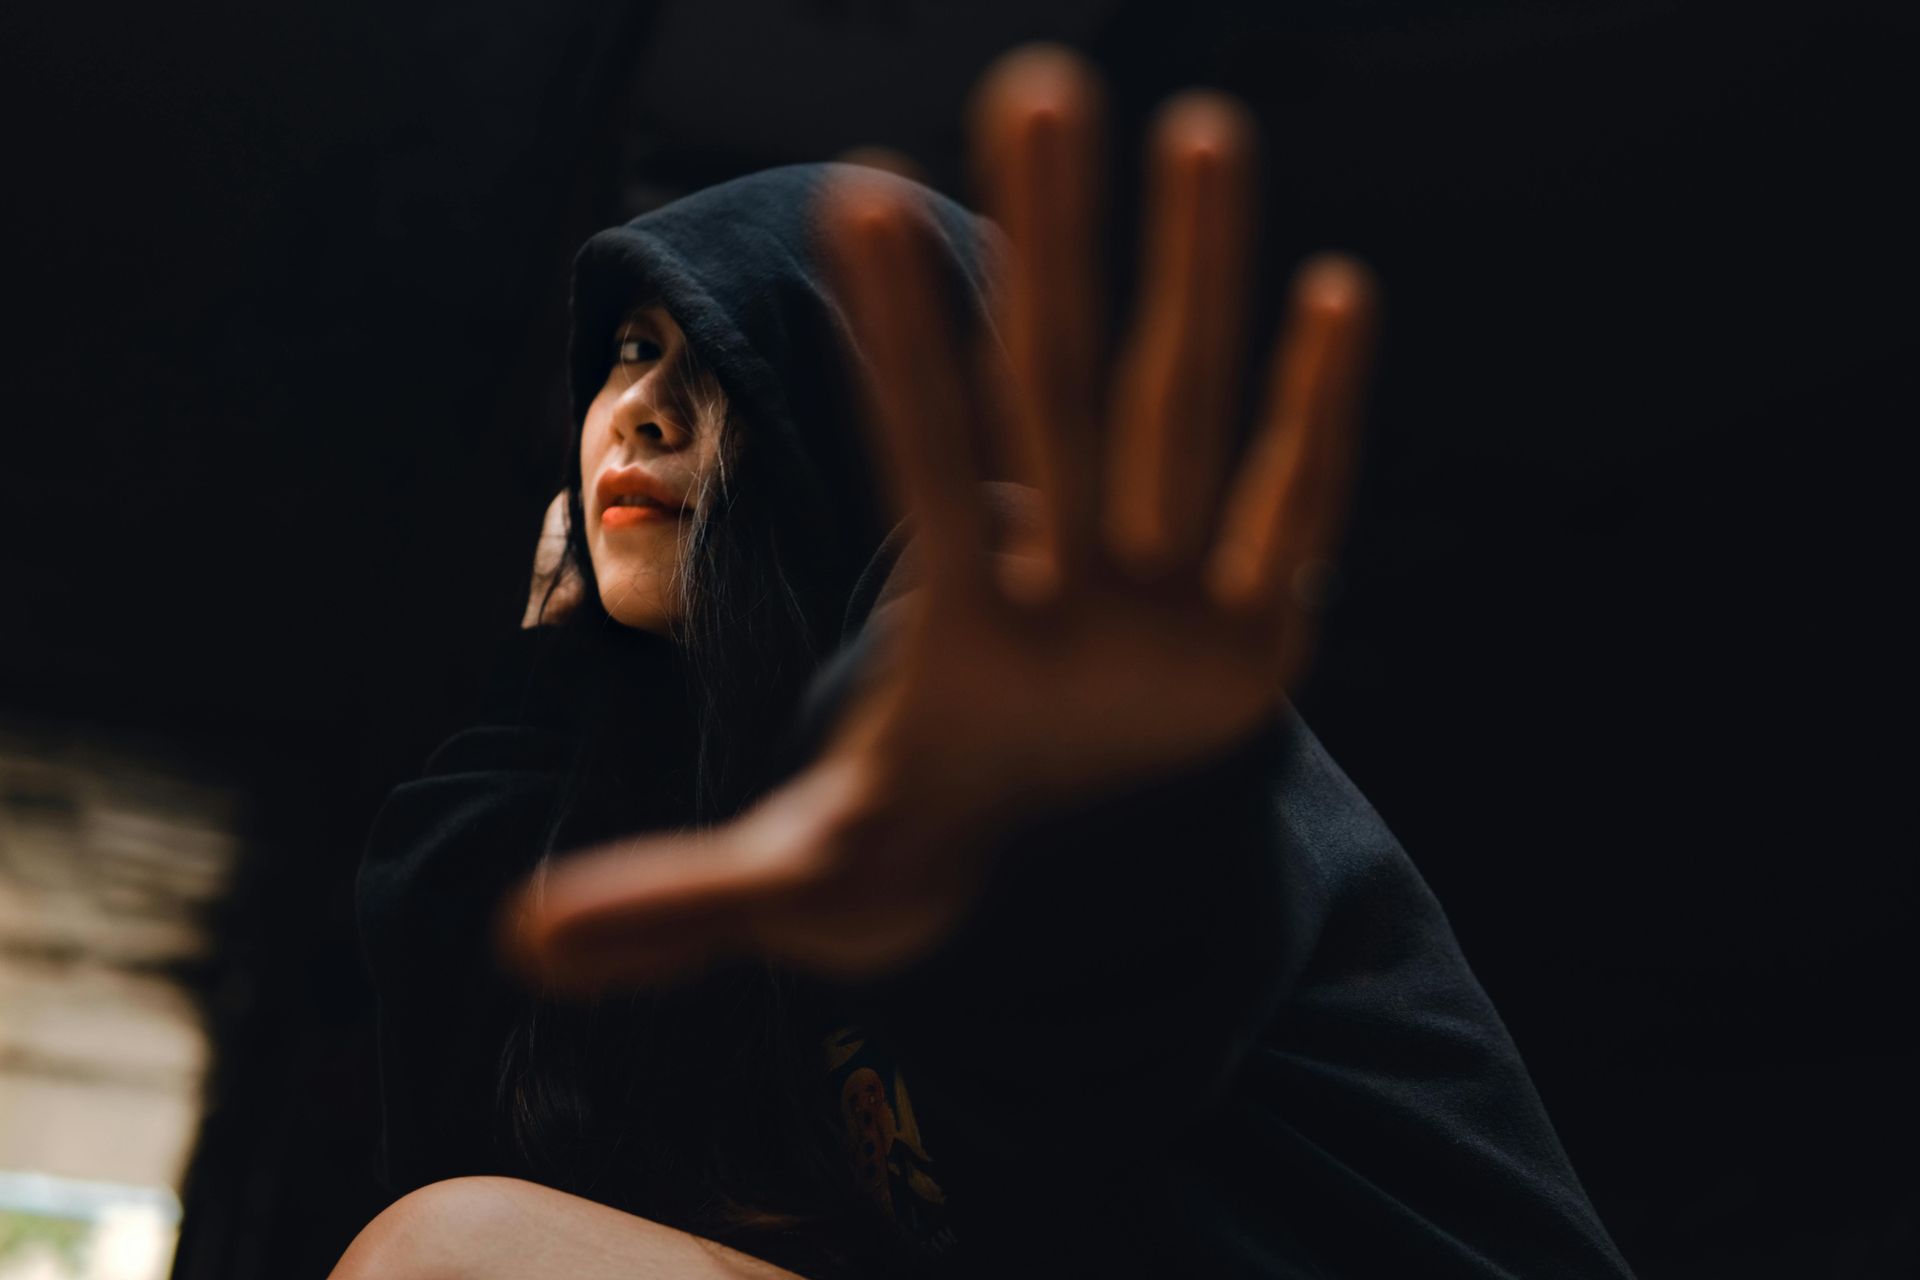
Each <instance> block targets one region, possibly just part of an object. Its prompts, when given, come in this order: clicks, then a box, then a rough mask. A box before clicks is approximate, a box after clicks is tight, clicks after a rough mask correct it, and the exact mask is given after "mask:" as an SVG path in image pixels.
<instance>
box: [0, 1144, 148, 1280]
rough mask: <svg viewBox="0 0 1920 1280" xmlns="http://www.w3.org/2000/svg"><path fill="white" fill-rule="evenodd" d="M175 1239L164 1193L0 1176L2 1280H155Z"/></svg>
mask: <svg viewBox="0 0 1920 1280" xmlns="http://www.w3.org/2000/svg"><path fill="white" fill-rule="evenodd" d="M179 1232H180V1203H179V1201H177V1200H176V1199H174V1196H173V1193H172V1192H170V1191H163V1190H160V1189H157V1188H154V1187H128V1186H119V1185H116V1184H114V1183H110V1182H82V1181H80V1180H79V1179H76V1178H56V1177H54V1176H53V1175H52V1174H46V1173H15V1172H8V1171H6V1170H0V1280H159V1277H162V1276H165V1275H166V1274H167V1268H168V1267H169V1265H171V1263H172V1261H173V1246H174V1242H175V1241H176V1240H177V1239H178V1237H179Z"/></svg>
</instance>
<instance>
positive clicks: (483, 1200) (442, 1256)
mask: <svg viewBox="0 0 1920 1280" xmlns="http://www.w3.org/2000/svg"><path fill="white" fill-rule="evenodd" d="M524 1185H527V1184H523V1183H517V1182H515V1181H514V1180H513V1179H511V1178H450V1179H448V1180H447V1181H445V1182H436V1183H433V1184H431V1185H430V1186H425V1187H421V1188H420V1189H419V1190H418V1191H413V1192H409V1193H408V1194H407V1195H404V1196H402V1197H400V1199H398V1200H396V1201H394V1202H393V1203H392V1204H390V1205H388V1206H387V1207H386V1209H384V1210H383V1211H381V1213H380V1215H379V1216H378V1217H376V1218H375V1219H374V1220H373V1221H372V1222H369V1223H368V1224H367V1225H366V1226H365V1227H364V1228H363V1229H362V1230H361V1232H360V1234H359V1235H357V1236H355V1237H354V1238H353V1243H352V1244H351V1245H349V1246H347V1251H346V1253H344V1254H342V1255H341V1258H340V1261H339V1263H338V1264H336V1265H335V1266H334V1269H333V1271H332V1273H331V1274H330V1275H329V1277H328V1280H468V1278H469V1277H472V1276H474V1275H476V1274H480V1269H479V1267H478V1266H477V1265H476V1264H477V1263H479V1261H480V1260H481V1259H483V1258H484V1257H485V1256H486V1254H487V1252H488V1250H489V1248H490V1247H491V1241H490V1238H491V1237H493V1236H495V1235H496V1234H497V1233H498V1232H499V1231H500V1230H501V1228H502V1223H501V1222H500V1218H501V1213H502V1210H503V1209H504V1208H508V1207H510V1206H511V1205H512V1203H513V1202H514V1201H515V1200H516V1199H517V1198H518V1197H519V1195H520V1192H519V1188H520V1187H521V1186H524Z"/></svg>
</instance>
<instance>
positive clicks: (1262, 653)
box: [506, 49, 1371, 987]
mask: <svg viewBox="0 0 1920 1280" xmlns="http://www.w3.org/2000/svg"><path fill="white" fill-rule="evenodd" d="M1100 114H1101V109H1100V100H1099V90H1098V87H1097V85H1096V83H1095V81H1094V79H1093V77H1092V75H1091V73H1090V72H1089V71H1088V70H1087V69H1086V68H1085V67H1084V66H1083V64H1081V63H1080V62H1078V61H1077V60H1076V59H1075V58H1073V57H1072V56H1071V55H1069V54H1067V53H1065V52H1062V51H1059V50H1054V49H1030V50H1024V51H1021V52H1018V53H1016V54H1013V55H1011V56H1010V57H1008V58H1007V59H1005V60H1003V61H1002V63H1001V64H1000V65H999V66H998V67H996V68H995V70H994V71H993V72H992V73H990V75H989V76H988V78H987V80H986V81H985V83H984V84H983V86H982V88H981V90H980V93H979V96H978V98H977V101H976V110H975V112H974V117H973V120H972V134H971V136H972V142H973V152H974V159H975V168H976V172H977V175H978V177H979V180H980V182H981V185H982V188H983V195H984V198H985V204H986V208H987V211H988V212H989V213H990V214H991V215H992V216H993V217H994V218H995V220H996V221H998V223H999V224H1000V226H1001V227H1002V228H1003V229H1004V230H1005V231H1006V232H1007V235H1008V238H1009V242H1010V252H1009V257H1008V260H1007V262H1006V263H1005V267H1004V270H1005V275H1004V279H1003V280H1002V281H1001V282H1000V283H1001V286H1002V287H1001V288H1000V289H999V290H997V292H996V298H997V302H996V306H997V307H998V309H999V314H998V315H997V316H996V327H997V328H998V330H999V334H1000V338H1001V341H1002V343H1003V348H1004V349H1001V348H994V349H992V350H981V351H972V350H968V349H967V348H966V347H965V345H963V344H962V343H961V342H960V341H959V340H958V335H957V334H955V333H954V332H953V331H952V330H951V328H950V324H949V321H948V320H947V318H946V317H947V316H948V315H949V314H950V313H949V311H948V310H947V309H946V308H945V307H944V306H943V305H942V303H943V300H942V298H941V296H940V294H939V289H938V284H937V279H936V273H935V262H934V259H933V257H932V250H931V248H930V247H929V245H928V244H927V243H926V241H925V240H924V239H923V236H924V235H925V234H927V233H926V232H925V230H924V227H925V221H924V219H923V218H922V217H921V216H920V211H919V210H917V209H916V208H915V206H914V203H913V201H912V197H911V195H910V194H908V192H907V191H906V190H905V189H903V188H902V187H901V186H899V185H898V184H895V183H888V182H882V181H875V182H872V183H866V182H852V183H848V184H845V185H843V186H841V187H839V188H838V189H836V190H834V191H833V192H831V193H830V195H829V198H828V206H827V208H826V210H825V211H824V212H825V218H824V225H825V227H826V228H827V235H828V237H829V246H828V247H829V250H830V255H831V258H832V261H833V265H834V268H835V270H836V273H837V275H838V276H839V279H840V283H841V285H842V289H843V292H844V295H845V297H846V299H847V301H848V306H849V311H850V319H851V322H852V325H853V328H854V331H855V336H856V338H857V340H858V342H859V343H860V345H861V347H862V350H863V351H864V352H865V353H866V356H867V361H868V367H867V376H868V379H869V381H868V385H867V391H868V401H869V406H870V414H869V416H870V419H871V423H870V425H871V427H872V430H873V436H874V446H875V448H876V450H877V451H878V453H879V455H880V458H881V460H882V462H883V464H884V470H885V473H886V474H887V476H888V477H889V480H890V482H891V485H892V488H893V490H894V493H895V496H896V498H897V499H898V502H899V504H900V506H901V507H902V508H904V509H907V510H911V511H912V512H914V513H915V521H916V538H915V542H914V551H915V555H916V556H917V557H919V566H920V571H921V577H920V584H919V586H918V587H917V588H916V589H915V590H914V591H912V592H911V593H910V594H909V595H908V596H906V597H905V598H904V599H903V600H902V601H901V602H900V603H899V604H898V605H897V606H896V607H895V608H894V609H892V610H890V611H889V612H890V614H891V615H892V616H891V617H889V618H888V619H887V625H888V628H889V630H888V634H887V636H886V647H885V649H884V651H883V653H882V661H881V662H880V664H879V666H878V669H877V670H875V671H874V672H873V673H872V676H873V678H872V679H871V680H870V681H869V682H868V683H867V684H866V685H865V686H864V692H863V694H862V695H861V697H860V698H859V700H858V701H857V702H856V703H855V704H854V705H853V706H852V707H851V708H850V710H849V711H848V713H847V714H846V715H845V717H844V719H843V721H842V723H841V724H840V725H839V726H838V728H837V730H836V733H835V734H834V736H833V738H832V740H831V741H830V742H829V743H828V744H827V746H826V748H825V749H824V750H823V751H822V753H821V755H820V758H819V759H818V761H817V762H816V763H814V764H813V765H811V766H810V767H809V768H807V769H806V770H805V771H803V772H802V773H801V774H800V775H798V776H797V777H796V778H795V779H793V780H792V781H791V782H790V783H788V784H787V785H785V786H783V787H782V788H780V789H778V790H777V791H775V792H773V793H772V794H770V795H769V796H767V797H766V798H765V799H764V800H763V801H761V802H760V803H759V804H758V805H756V806H755V807H754V808H753V809H751V810H749V811H748V812H747V813H746V814H744V815H742V816H741V817H740V818H738V819H736V820H735V821H733V822H731V823H729V824H726V825H725V826H722V827H718V828H715V829H713V830H710V831H707V832H704V833H700V834H698V835H692V836H668V837H651V838H638V839H634V840H629V841H623V842H620V843H618V844H617V845H612V846H607V847H603V848H601V849H597V850H593V851H589V852H587V853H585V854H581V855H577V856H576V857H574V858H571V859H569V860H567V861H566V862H564V863H561V864H558V865H556V866H555V867H554V868H553V869H552V870H551V871H550V872H549V873H548V874H546V876H545V877H544V879H543V880H542V881H540V882H538V883H537V884H535V885H531V886H529V888H528V889H526V890H525V891H524V892H523V893H522V894H521V895H519V897H518V898H517V899H516V901H515V902H514V903H513V904H512V909H511V910H510V912H509V913H508V916H507V917H506V920H507V923H508V934H507V937H508V941H507V945H508V949H509V953H510V955H511V956H512V957H513V959H515V960H516V961H517V963H518V964H519V965H521V966H522V967H523V968H525V969H529V970H532V971H534V972H536V973H538V974H540V975H541V976H543V977H544V978H546V979H547V980H548V981H550V982H552V983H556V984H559V985H561V986H580V987H588V986H597V985H600V984H603V983H607V982H619V981H643V980H648V979H653V978H658V977H660V976H663V975H665V974H668V973H671V972H674V971H676V970H678V969H680V968H682V967H684V966H686V965H688V964H691V963H695V962H698V961H699V960H701V959H703V958H705V957H706V956H708V955H711V954H713V953H715V952H717V951H725V950H750V951H755V952H759V953H764V954H772V955H774V956H776V957H777V958H779V959H782V960H784V961H787V962H789V963H793V964H796V965H799V966H801V967H804V968H810V969H813V970H816V971H822V972H828V973H834V974H839V975H843V976H860V975H870V974H874V973H877V972H882V971H885V970H887V969H889V968H892V967H896V966H899V965H901V964H904V963H907V962H909V961H911V960H912V959H914V958H915V957H917V956H919V955H922V954H924V953H925V952H927V951H928V950H930V949H932V948H933V947H935V946H937V945H938V944H939V942H940V941H942V940H943V939H944V938H945V937H946V936H947V935H948V934H949V933H950V932H951V931H952V930H953V928H954V927H955V926H956V925H957V924H958V922H959V921H960V920H961V919H962V918H963V917H964V915H965V913H966V911H967V910H968V909H969V908H970V907H971V905H972V903H973V901H974V899H975V897H976V896H977V893H978V890H979V887H980V884H981V882H982V879H983V877H984V873H985V871H986V857H987V856H988V853H989V851H990V850H991V849H992V848H993V847H994V844H995V839H996V836H997V835H998V834H999V833H1000V832H1001V831H1003V830H1005V829H1006V828H1007V827H1008V826H1009V825H1010V824H1012V823H1014V822H1016V821H1018V820H1020V819H1021V818H1022V817H1024V816H1027V815H1031V814H1035V813H1039V812H1043V811H1045V810H1047V809H1048V808H1050V807H1053V806H1058V805H1061V804H1065V803H1070V802H1071V801H1073V800H1075V799H1077V798H1081V797H1085V796H1089V795H1092V794H1096V793H1100V792H1103V791H1110V790H1112V789H1114V788H1117V787H1120V786H1123V785H1125V784H1126V783H1128V782H1129V781H1135V780H1139V779H1143V778H1146V777H1149V776H1152V775H1154V774H1156V773H1159V772H1162V771H1166V770H1169V769H1173V768H1177V767H1179V766H1181V765H1183V764H1187V763H1190V762H1193V761H1196V760H1198V759H1201V758H1203V757H1205V756H1206V755H1208V754H1210V753H1212V752H1215V751H1218V750H1220V749H1223V748H1225V747H1227V746H1228V745H1230V744H1231V743H1233V742H1234V741H1236V740H1238V739H1240V738H1241V737H1243V736H1244V735H1246V734H1247V733H1248V732H1250V731H1251V730H1252V729H1254V728H1255V727H1256V726H1257V725H1259V724H1260V723H1262V722H1264V721H1266V720H1267V719H1268V718H1269V717H1271V716H1272V714H1273V713H1274V711H1275V710H1276V708H1277V706H1278V704H1279V702H1280V701H1281V699H1282V698H1283V697H1284V694H1285V691H1286V689H1287V687H1288V684H1289V682H1290V681H1291V680H1293V679H1295V678H1296V677H1297V675H1298V673H1299V671H1300V670H1301V668H1302V665H1303V663H1304V660H1305V657H1306V655H1307V652H1308V649H1309V646H1310V644H1311V641H1312V638H1313V621H1314V614H1315V611H1316V607H1317V605H1318V602H1319V596H1320V594H1321V591H1322V587H1323V584H1324V582H1325V578H1326V575H1327V573H1328V571H1329V564H1330V560H1331V555H1332V550H1333V546H1334V542H1335V539H1336V537H1337V534H1338V532H1339V524H1340V516H1341V514H1342V511H1343V508H1344V505H1345V497H1346V493H1347V490H1348V487H1349V475H1348V472H1349V466H1350V461H1351V457H1352V429H1351V428H1352V418H1353V416H1354V408H1355V402H1356V400H1357V396H1358V391H1359V386H1360V382H1361V374H1362V367H1363V364H1364V358H1365V355H1366V349H1367V345H1368V343H1367V338H1368V330H1369V320H1370V312H1371V293H1370V286H1369V283H1368V279H1367V277H1366V274H1365V272H1364V271H1363V270H1362V269H1361V268H1360V267H1358V266H1357V265H1356V264H1354V263H1352V262H1350V261H1347V260H1344V259H1339V258H1331V257H1328V258H1321V259H1319V260H1316V261H1314V262H1312V263H1310V264H1308V265H1307V266H1306V267H1305V268H1303V269H1302V270H1301V272H1300V273H1299V275H1298V277H1297V280H1296V283H1295V286H1294V292H1293V297H1292V299H1291V305H1290V308H1289V315H1288V319H1287V321H1286V324H1285V329H1284V333H1283V335H1282V337H1281V339H1280V341H1279V343H1278V345H1277V346H1276V349H1275V350H1274V352H1273V355H1272V357H1271V365H1270V369H1269V374H1268V386H1267V391H1266V399H1265V403H1264V405H1263V406H1262V407H1261V409H1260V413H1259V416H1258V418H1257V424H1256V428H1255V431H1254V434H1253V436H1252V438H1251V441H1250V443H1249V444H1248V446H1247V447H1246V449H1245V450H1244V451H1242V453H1241V454H1240V456H1239V458H1238V460H1237V463H1236V464H1235V465H1233V466H1231V467H1230V466H1229V461H1230V458H1231V455H1232V453H1233V437H1234V427H1235V423H1236V421H1237V419H1238V410H1239V406H1238V405H1237V404H1236V403H1235V393H1236V391H1237V389H1238V387H1239V386H1240V384H1241V370H1242V360H1243V352H1244V348H1245V345H1246V332H1245V330H1246V322H1245V316H1244V312H1245V310H1246V299H1245V298H1244V296H1243V294H1244V285H1245V281H1246V279H1247V277H1248V275H1249V263H1250V261H1251V248H1252V246H1251V243H1250V241H1251V231H1252V225H1253V211H1252V189H1253V186H1254V167H1255V145H1254V139H1253V130H1252V126H1251V123H1250V121H1249V120H1248V119H1247V117H1246V115H1245V113H1244V112H1243V110H1242V109H1241V108H1240V107H1239V106H1238V105H1237V104H1236V103H1234V102H1233V101H1232V100H1231V99H1227V98H1224V97H1221V96H1218V95H1212V94H1199V93H1194V94H1188V95H1186V96H1183V97H1181V98H1179V99H1177V100H1175V101H1174V102H1173V103H1172V104H1170V105H1169V106H1168V107H1167V108H1165V109H1164V110H1163V112H1162V113H1161V115H1160V118H1159V120H1158V122H1157V124H1156V126H1155V128H1154V131H1153V135H1152V138H1151V141H1150V144H1149V147H1150V150H1149V156H1148V160H1149V165H1148V171H1149V189H1148V201H1149V207H1148V210H1147V214H1148V216H1147V219H1146V223H1145V226H1146V233H1145V235H1146V240H1145V246H1144V249H1145V256H1144V263H1143V270H1144V274H1143V277H1142V283H1141V287H1140V291H1139V295H1138V297H1139V301H1138V304H1137V306H1136V314H1135V318H1134V320H1133V324H1132V327H1131V329H1130V331H1129V332H1127V333H1126V334H1124V335H1122V337H1121V340H1120V341H1119V343H1118V344H1117V348H1116V350H1117V355H1116V356H1115V357H1114V358H1112V359H1111V360H1110V361H1109V360H1108V359H1107V358H1106V356H1105V353H1106V351H1107V349H1108V345H1107V340H1106V335H1105V334H1104V333H1103V332H1102V326H1101V317H1102V316H1103V314H1104V309H1103V305H1102V298H1101V289H1100V284H1099V281H1100V271H1099V265H1098V264H1099V262H1100V247H1099V244H1100V242H1099V235H1098V231H1099V225H1100V217H1099V214H1100V209H1101V204H1102V201H1103V198H1104V196H1103V191H1102V182H1101V176H1100V172H1099V170H1100V165H1099V157H1100V155H1101V153H1102V150H1103V140H1102V137H1101V126H1100ZM1103 366H1106V367H1103ZM978 424H986V427H985V429H987V430H990V431H991V432H993V435H992V436H991V437H990V438H989V439H988V440H986V441H980V440H976V439H975V438H974V436H975V433H976V431H978V430H980V429H981V427H980V426H979V425H978ZM982 444H985V445H987V446H989V448H990V449H991V450H993V451H997V454H998V456H1000V457H1002V458H1003V459H1005V460H1006V461H1007V462H1008V463H1009V464H1010V465H1011V466H1012V468H1013V469H1014V470H1015V471H1016V472H1017V473H1019V474H1020V476H1021V478H1022V479H1024V480H1027V481H1028V482H1029V483H1031V484H1032V485H1033V487H1034V489H1035V490H1036V492H1037V495H1038V501H1039V519H1038V522H1037V533H1035V534H1034V535H1032V536H1030V537H1028V538H1026V539H1025V540H1024V541H1022V542H1021V543H1020V544H1018V545H1012V546H1004V545H996V544H995V543H994V541H993V538H992V535H991V530H990V526H989V521H988V519H987V513H986V508H985V506H984V505H983V502H982V489H981V485H980V476H979V473H978V464H977V462H976V459H977V458H979V457H980V456H981V454H982V453H983V452H984V451H985V450H983V449H982V447H981V446H982Z"/></svg>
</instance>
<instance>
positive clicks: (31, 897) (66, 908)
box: [0, 724, 236, 1280]
mask: <svg viewBox="0 0 1920 1280" xmlns="http://www.w3.org/2000/svg"><path fill="white" fill-rule="evenodd" d="M235 806H236V796H235V795H234V793H233V792H232V791H231V790H230V789H228V788H226V787H223V786H221V785H220V784H219V783H218V782H217V781H213V780H210V779H209V778H207V777H206V776H204V775H203V774H202V773H199V772H197V771H196V770H195V769H194V768H193V766H192V764H191V762H189V761H183V760H181V759H179V758H174V757H167V756H163V755H162V754H161V753H160V752H159V751H157V750H149V751H141V750H139V749H137V748H130V747H127V746H125V745H124V744H120V743H115V742H110V741H104V740H101V739H98V738H96V737H94V736H92V735H88V734H76V733H75V732H73V731H71V730H69V729H65V728H55V727H44V726H41V727H35V726H20V725H7V724H0V1280H27V1278H28V1277H31V1278H32V1280H82V1278H84V1280H160V1278H161V1277H163V1276H165V1275H166V1274H167V1270H168V1267H169V1265H170V1264H171V1260H172V1256H173V1249H174V1244H175V1241H176V1239H177V1236H178V1232H179V1220H180V1208H179V1202H178V1199H177V1192H178V1189H179V1183H180V1178H181V1176H182V1174H183V1173H184V1171H185V1164H186V1159H187V1155H188V1151H189V1148H190V1144H191V1142H192V1139H193V1134H194V1132H195V1129H196V1127H197V1125H198V1122H199V1117H200V1111H201V1106H202V1101H201V1081H202V1076H203V1074H204V1072H205V1067H206V1060H207V1041H206V1035H205V1032H204V1030H203V1028H202V1026H201V1022H200V1016H199V1013H198V1010H197V1009H196V1007H195V1004H194V1002H193V1000H192V999H191V998H190V997H189V995H188V993H187V992H186V991H185V990H184V989H183V987H182V985H181V980H180V979H181V975H182V974H183V973H185V972H188V971H189V970H190V968H191V967H192V966H193V965H195V964H196V963H197V962H199V961H201V960H203V959H204V957H205V953H206V948H207V940H206V932H205V919H206V913H207V910H208V908H209V907H210V905H211V904H212V903H213V902H214V900H215V899H216V898H217V897H218V896H219V895H220V893H221V892H222V891H223V889H224V887H225V885H226V882H227V878H228V876H229V874H230V871H231V867H232V863H233V854H234V848H235V840H234V836H233V827H234V813H235Z"/></svg>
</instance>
